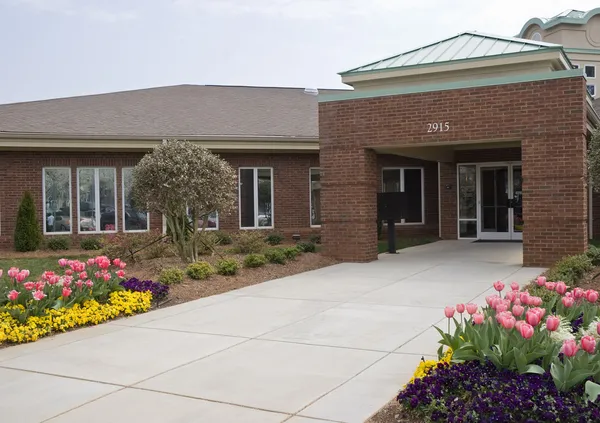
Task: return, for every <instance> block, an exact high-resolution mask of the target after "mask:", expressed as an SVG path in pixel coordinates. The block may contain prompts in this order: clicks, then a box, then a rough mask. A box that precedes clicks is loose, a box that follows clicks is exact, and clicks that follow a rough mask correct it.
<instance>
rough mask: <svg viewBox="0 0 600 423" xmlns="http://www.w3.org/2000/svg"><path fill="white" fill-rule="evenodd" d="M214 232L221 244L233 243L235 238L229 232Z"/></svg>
mask: <svg viewBox="0 0 600 423" xmlns="http://www.w3.org/2000/svg"><path fill="white" fill-rule="evenodd" d="M212 233H213V234H215V237H216V238H217V242H218V244H219V245H231V244H233V238H232V237H231V235H229V234H228V233H227V232H223V231H214V232H212Z"/></svg>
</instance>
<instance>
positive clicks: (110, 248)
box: [101, 232, 168, 261]
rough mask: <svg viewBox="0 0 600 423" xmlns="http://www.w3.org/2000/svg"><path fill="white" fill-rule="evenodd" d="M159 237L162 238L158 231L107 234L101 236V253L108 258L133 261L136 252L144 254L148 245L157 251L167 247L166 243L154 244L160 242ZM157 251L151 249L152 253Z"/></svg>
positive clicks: (135, 257)
mask: <svg viewBox="0 0 600 423" xmlns="http://www.w3.org/2000/svg"><path fill="white" fill-rule="evenodd" d="M160 238H162V234H159V233H158V232H142V233H130V234H126V233H122V232H118V233H116V234H109V235H106V236H104V237H103V238H102V241H101V243H102V254H103V255H105V256H107V257H108V258H110V259H115V258H121V259H125V260H132V261H135V260H136V259H137V256H136V253H139V254H140V255H144V253H145V252H146V248H147V247H149V246H153V247H154V248H155V249H158V250H159V251H161V250H162V251H164V250H165V249H167V248H168V245H162V246H155V244H158V243H159V242H160V241H158V240H159V239H160ZM157 241H158V242H157ZM157 253H158V251H153V254H155V255H156V254H157Z"/></svg>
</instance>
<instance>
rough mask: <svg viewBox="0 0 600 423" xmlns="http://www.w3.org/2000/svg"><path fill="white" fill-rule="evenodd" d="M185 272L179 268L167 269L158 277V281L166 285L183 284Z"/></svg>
mask: <svg viewBox="0 0 600 423" xmlns="http://www.w3.org/2000/svg"><path fill="white" fill-rule="evenodd" d="M183 275H184V273H183V270H181V269H180V268H178V267H165V268H164V269H163V270H162V271H161V272H160V275H159V276H158V281H159V282H160V283H164V284H165V285H173V284H176V283H181V282H183Z"/></svg>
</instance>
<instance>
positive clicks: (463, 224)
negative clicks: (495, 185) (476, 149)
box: [458, 165, 477, 238]
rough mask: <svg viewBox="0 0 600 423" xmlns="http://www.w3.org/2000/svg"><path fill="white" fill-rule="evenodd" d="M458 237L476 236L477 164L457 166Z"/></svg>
mask: <svg viewBox="0 0 600 423" xmlns="http://www.w3.org/2000/svg"><path fill="white" fill-rule="evenodd" d="M458 237H459V238H477V166H475V165H459V166H458Z"/></svg>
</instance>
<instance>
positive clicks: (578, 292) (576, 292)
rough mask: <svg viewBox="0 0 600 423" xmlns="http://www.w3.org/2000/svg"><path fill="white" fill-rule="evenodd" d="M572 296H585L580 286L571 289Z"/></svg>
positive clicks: (576, 297) (577, 297) (578, 297)
mask: <svg viewBox="0 0 600 423" xmlns="http://www.w3.org/2000/svg"><path fill="white" fill-rule="evenodd" d="M573 296H574V297H575V299H576V300H578V299H580V298H583V297H584V296H585V291H584V290H583V289H581V288H575V289H574V290H573Z"/></svg>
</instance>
